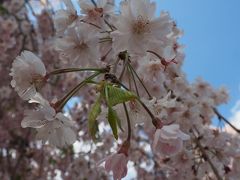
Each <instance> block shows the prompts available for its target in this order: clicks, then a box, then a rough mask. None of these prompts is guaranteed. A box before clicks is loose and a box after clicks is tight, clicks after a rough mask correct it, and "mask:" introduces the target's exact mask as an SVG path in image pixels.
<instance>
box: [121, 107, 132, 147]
mask: <svg viewBox="0 0 240 180" xmlns="http://www.w3.org/2000/svg"><path fill="white" fill-rule="evenodd" d="M123 107H124V111H125V114H126V117H127V125H128V137H127V141H129V142H130V140H131V133H132V131H131V122H130V118H129V114H128V110H127V106H126V103H123Z"/></svg>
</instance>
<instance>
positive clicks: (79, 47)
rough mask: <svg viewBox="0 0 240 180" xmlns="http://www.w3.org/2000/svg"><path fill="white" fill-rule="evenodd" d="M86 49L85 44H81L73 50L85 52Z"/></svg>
mask: <svg viewBox="0 0 240 180" xmlns="http://www.w3.org/2000/svg"><path fill="white" fill-rule="evenodd" d="M87 48H88V46H87V44H86V43H84V42H82V43H80V44H78V45H76V46H75V49H79V50H86V49H87Z"/></svg>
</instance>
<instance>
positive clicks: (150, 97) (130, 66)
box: [128, 63, 152, 99]
mask: <svg viewBox="0 0 240 180" xmlns="http://www.w3.org/2000/svg"><path fill="white" fill-rule="evenodd" d="M128 65H129V68H130V69H131V70H132V72H133V73H134V74H135V76H136V77H137V79H138V80H139V82H140V83H141V85H142V86H143V88H144V89H145V91H146V92H147V94H148V96H149V99H152V96H151V94H150V93H149V91H148V89H147V88H146V86H145V85H144V83H143V81H142V80H141V78H140V77H139V76H138V74H137V72H136V71H135V70H134V68H133V67H132V65H131V64H130V63H128Z"/></svg>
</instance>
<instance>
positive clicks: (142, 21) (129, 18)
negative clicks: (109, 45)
mask: <svg viewBox="0 0 240 180" xmlns="http://www.w3.org/2000/svg"><path fill="white" fill-rule="evenodd" d="M155 9H156V4H155V3H154V2H150V1H149V0H131V1H124V2H122V4H121V15H120V16H119V17H118V18H117V21H116V23H115V26H116V28H117V30H116V31H114V32H112V33H111V36H112V38H113V48H114V50H115V51H116V53H118V52H121V51H125V50H128V51H129V52H130V53H137V54H144V53H145V52H146V51H147V50H148V47H149V44H150V43H154V42H158V44H160V45H161V44H165V43H167V42H168V41H171V39H169V38H168V36H169V35H170V33H171V29H172V27H173V23H172V20H171V19H170V17H169V15H168V14H167V13H162V14H161V16H160V17H158V18H155V17H154V13H155ZM163 48H165V47H164V46H163Z"/></svg>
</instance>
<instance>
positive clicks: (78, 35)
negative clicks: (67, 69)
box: [55, 23, 99, 66]
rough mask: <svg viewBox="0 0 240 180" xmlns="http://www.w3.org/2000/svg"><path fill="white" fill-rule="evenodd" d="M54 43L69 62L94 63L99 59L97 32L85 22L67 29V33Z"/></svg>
mask: <svg viewBox="0 0 240 180" xmlns="http://www.w3.org/2000/svg"><path fill="white" fill-rule="evenodd" d="M55 44H56V50H58V51H59V52H61V53H63V55H64V57H67V58H68V59H69V61H70V62H69V63H70V64H76V65H82V66H88V65H95V64H96V63H97V61H98V59H99V34H98V32H96V31H95V30H94V29H93V28H91V27H90V26H89V25H87V24H84V23H82V24H81V25H80V26H78V27H77V28H70V29H68V31H67V35H66V36H64V37H63V38H58V39H57V40H56V42H55Z"/></svg>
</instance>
